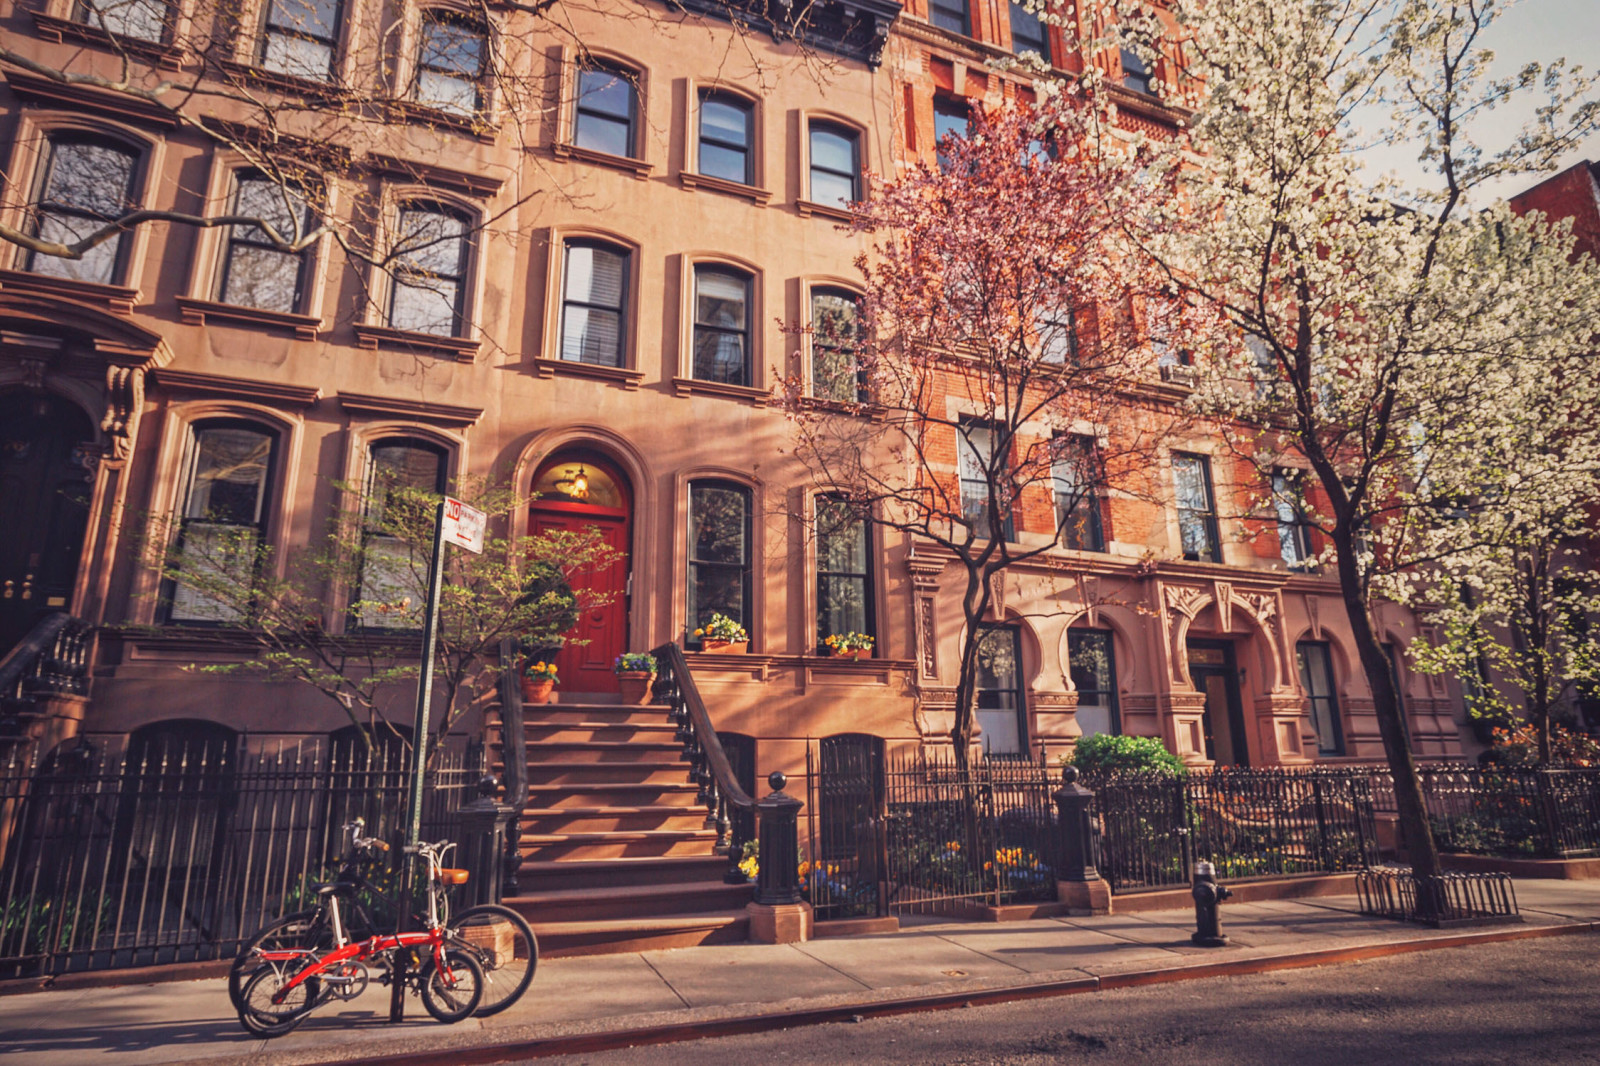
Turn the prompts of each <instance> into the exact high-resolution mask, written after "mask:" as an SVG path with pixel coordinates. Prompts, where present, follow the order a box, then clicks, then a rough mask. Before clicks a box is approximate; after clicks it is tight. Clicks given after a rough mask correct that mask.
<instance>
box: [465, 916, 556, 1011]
mask: <svg viewBox="0 0 1600 1066" xmlns="http://www.w3.org/2000/svg"><path fill="white" fill-rule="evenodd" d="M445 935H446V936H448V937H450V939H451V946H452V947H454V948H457V949H460V950H464V951H470V952H471V953H472V954H473V956H474V957H476V958H477V960H478V964H479V965H480V966H482V967H483V976H484V987H483V1002H482V1003H480V1004H478V1017H480V1018H487V1017H488V1016H489V1015H491V1014H499V1013H500V1012H501V1011H503V1010H505V1009H506V1008H507V1007H509V1006H511V1005H512V1004H513V1003H515V1002H516V1001H517V1000H519V999H521V998H522V993H524V992H526V991H527V990H528V985H529V984H531V983H532V982H533V971H534V969H535V967H537V966H538V965H539V942H538V941H537V940H535V939H534V936H533V929H532V928H530V927H529V925H528V923H527V921H526V920H525V919H524V918H523V917H522V915H520V914H518V913H517V912H516V911H514V910H512V909H511V908H510V907H502V906H500V905H499V904H498V903H485V904H483V905H482V906H478V907H468V908H467V909H466V910H464V911H462V912H461V913H460V914H457V915H455V916H454V917H452V918H451V919H450V921H449V923H448V924H447V925H446V926H445Z"/></svg>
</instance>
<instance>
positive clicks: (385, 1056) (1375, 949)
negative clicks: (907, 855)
mask: <svg viewBox="0 0 1600 1066" xmlns="http://www.w3.org/2000/svg"><path fill="white" fill-rule="evenodd" d="M1581 933H1600V922H1577V923H1573V924H1569V925H1552V926H1535V927H1523V928H1519V929H1501V930H1493V931H1488V932H1478V933H1454V934H1448V935H1444V936H1434V937H1426V938H1419V939H1416V940H1399V941H1391V942H1389V943H1385V944H1365V945H1357V946H1352V947H1348V948H1324V949H1320V950H1317V951H1305V952H1297V953H1294V954H1288V955H1266V956H1259V957H1256V958H1248V959H1231V960H1228V961H1225V962H1215V963H1200V964H1197V965H1193V966H1177V967H1171V968H1166V969H1159V970H1136V971H1132V972H1129V973H1121V974H1108V975H1106V976H1104V977H1097V976H1093V975H1091V976H1086V977H1075V978H1069V979H1066V980H1054V981H1042V982H1039V983H1037V984H1024V985H1016V986H1010V987H1005V988H990V989H973V990H971V991H958V992H943V993H938V994H933V995H923V996H907V997H904V998H901V999H890V1000H878V1001H863V1002H856V1003H842V1004H830V1005H829V1006H826V1007H813V1008H796V1009H792V1010H782V1011H773V1012H771V1013H765V1014H750V1015H742V1016H739V1017H733V1018H719V1019H707V1020H703V1021H693V1022H682V1023H677V1024H668V1025H657V1026H648V1027H643V1028H636V1029H619V1030H614V1031H611V1032H593V1033H574V1034H569V1035H562V1036H549V1037H540V1038H536V1039H532V1040H519V1041H509V1042H506V1043H500V1044H493V1045H486V1046H477V1047H462V1046H459V1045H456V1046H450V1047H439V1048H437V1049H434V1050H426V1051H414V1052H404V1051H401V1052H398V1053H380V1054H376V1055H367V1056H347V1055H333V1056H329V1057H326V1058H321V1059H306V1058H301V1057H300V1055H299V1054H297V1055H295V1057H294V1061H295V1062H296V1063H299V1064H302V1066H316V1064H318V1063H327V1064H332V1063H337V1064H339V1066H488V1064H491V1063H501V1062H511V1061H518V1060H523V1059H539V1058H549V1057H552V1056H556V1055H576V1054H585V1053H590V1052H598V1051H615V1050H618V1049H620V1048H626V1047H640V1046H649V1045H654V1044H673V1043H681V1042H683V1041H688V1040H703V1039H706V1038H709V1037H721V1036H741V1035H745V1034H748V1033H762V1032H768V1031H771V1030H774V1029H796V1028H800V1027H802V1026H810V1025H827V1024H831V1023H835V1022H855V1021H861V1020H864V1019H866V1018H887V1017H894V1016H896V1015H901V1014H915V1013H920V1012H924V1011H941V1010H957V1009H961V1008H964V1007H979V1006H990V1005H994V1004H999V1003H1014V1002H1019V1001H1022V1000H1030V999H1047V998H1052V997H1056V996H1070V995H1078V994H1081V993H1085V992H1109V991H1112V990H1114V989H1119V988H1141V987H1145V986H1148V985H1158V984H1168V983H1171V982H1175V981H1193V980H1200V979H1203V978H1209V977H1236V976H1244V975H1247V974H1258V973H1270V972H1272V971H1274V970H1294V969H1302V968H1305V967H1311V966H1327V965H1331V964H1335V963H1344V962H1357V961H1361V960H1365V959H1379V958H1385V957H1388V956H1392V955H1409V954H1414V953H1417V952H1422V951H1434V950H1441V949H1444V948H1460V947H1471V946H1474V945H1478V944H1495V943H1500V942H1503V941H1509V940H1536V939H1543V938H1545V937H1556V936H1573V935H1577V934H1581ZM269 1055H270V1053H267V1055H263V1054H262V1053H260V1052H257V1053H256V1054H255V1055H252V1056H251V1057H250V1058H251V1061H253V1062H258V1063H260V1062H263V1060H264V1059H268V1056H269ZM268 1061H270V1060H268Z"/></svg>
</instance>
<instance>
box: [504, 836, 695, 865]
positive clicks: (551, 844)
mask: <svg viewBox="0 0 1600 1066" xmlns="http://www.w3.org/2000/svg"><path fill="white" fill-rule="evenodd" d="M520 843H521V851H522V855H523V858H525V859H545V860H550V861H559V860H561V859H620V858H626V857H633V856H641V855H650V856H660V855H709V854H710V853H711V849H712V848H714V847H715V846H716V843H717V831H716V830H715V829H635V830H630V831H628V832H596V833H530V832H528V831H527V830H524V831H523V833H522V839H521V841H520Z"/></svg>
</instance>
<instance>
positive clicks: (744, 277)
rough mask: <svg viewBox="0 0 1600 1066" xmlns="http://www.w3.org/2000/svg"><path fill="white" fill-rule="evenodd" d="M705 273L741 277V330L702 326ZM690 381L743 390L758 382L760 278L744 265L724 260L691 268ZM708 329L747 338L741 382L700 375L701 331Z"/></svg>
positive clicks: (709, 261) (714, 260)
mask: <svg viewBox="0 0 1600 1066" xmlns="http://www.w3.org/2000/svg"><path fill="white" fill-rule="evenodd" d="M702 273H716V274H722V275H725V276H727V277H734V278H739V279H740V280H741V281H742V282H743V284H744V325H743V326H742V327H740V328H738V329H734V328H731V327H727V326H717V325H711V324H704V325H703V324H702V323H701V321H700V278H701V274H702ZM689 280H690V287H689V300H690V303H689V359H688V364H689V365H688V367H687V368H686V369H687V370H688V372H689V378H690V379H691V380H693V381H703V382H709V383H711V384H713V385H735V386H739V387H741V388H751V387H753V385H754V381H755V370H754V366H753V363H754V360H755V352H754V350H753V341H754V334H755V321H756V317H755V306H754V305H755V299H756V275H755V273H754V272H753V271H750V270H748V269H746V268H744V267H741V266H735V265H734V264H732V263H727V262H724V261H722V260H716V259H713V260H704V261H700V262H695V263H692V264H691V265H690V273H689ZM702 329H704V330H707V331H710V332H713V333H716V334H719V335H738V336H741V337H742V338H743V339H744V360H743V365H742V368H741V369H742V374H741V375H740V380H738V381H726V380H719V379H717V378H713V377H702V376H701V375H700V373H699V352H700V337H701V330H702Z"/></svg>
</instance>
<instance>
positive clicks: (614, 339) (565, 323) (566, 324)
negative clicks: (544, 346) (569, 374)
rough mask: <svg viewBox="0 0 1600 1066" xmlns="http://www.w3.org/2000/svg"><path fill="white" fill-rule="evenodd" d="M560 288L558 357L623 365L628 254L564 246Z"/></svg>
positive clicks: (587, 246) (579, 245)
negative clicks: (564, 255) (559, 351)
mask: <svg viewBox="0 0 1600 1066" xmlns="http://www.w3.org/2000/svg"><path fill="white" fill-rule="evenodd" d="M562 276H563V281H562V288H561V358H562V359H565V360H567V361H569V362H574V363H593V364H594V365H596V366H621V365H622V364H623V345H624V343H625V342H626V340H627V326H628V323H627V311H626V308H627V299H628V253H627V252H626V251H623V250H622V249H619V248H613V247H611V246H609V245H605V244H595V243H592V242H589V241H568V242H567V248H566V262H565V264H564V267H563V275H562Z"/></svg>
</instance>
